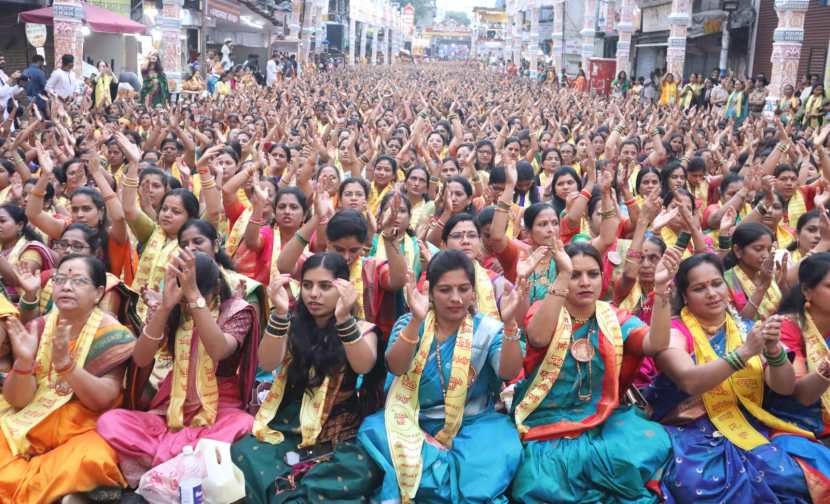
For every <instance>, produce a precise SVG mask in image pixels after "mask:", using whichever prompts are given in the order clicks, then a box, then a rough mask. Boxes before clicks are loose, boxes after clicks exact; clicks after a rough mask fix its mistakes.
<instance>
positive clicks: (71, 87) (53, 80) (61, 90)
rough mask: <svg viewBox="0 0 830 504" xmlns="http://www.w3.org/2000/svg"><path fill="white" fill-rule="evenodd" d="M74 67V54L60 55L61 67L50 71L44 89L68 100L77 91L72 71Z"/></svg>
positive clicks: (76, 80)
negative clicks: (50, 73)
mask: <svg viewBox="0 0 830 504" xmlns="http://www.w3.org/2000/svg"><path fill="white" fill-rule="evenodd" d="M74 67H75V56H72V55H71V54H64V55H63V56H61V67H60V68H56V69H54V70H53V71H52V75H50V76H49V82H47V83H46V91H48V92H50V93H54V94H55V95H57V96H58V97H59V98H61V99H63V100H69V99H70V98H72V96H73V95H74V94H75V93H76V92H77V91H78V84H79V81H78V78H77V77H75V75H74V74H73V73H72V69H73V68H74Z"/></svg>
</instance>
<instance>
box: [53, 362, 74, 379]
mask: <svg viewBox="0 0 830 504" xmlns="http://www.w3.org/2000/svg"><path fill="white" fill-rule="evenodd" d="M75 365H76V363H75V361H74V360H72V361H70V362H69V365H68V366H66V367H65V368H63V369H58V368H55V372H56V373H58V374H59V375H60V376H63V375H65V374H69V373H71V372H72V370H73V369H75Z"/></svg>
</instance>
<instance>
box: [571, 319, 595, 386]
mask: <svg viewBox="0 0 830 504" xmlns="http://www.w3.org/2000/svg"><path fill="white" fill-rule="evenodd" d="M586 322H587V321H586ZM583 323H584V322H583ZM595 332H596V328H594V327H592V328H591V329H590V330H589V331H588V334H587V335H586V336H585V337H584V338H579V339H574V336H573V332H572V333H571V348H570V353H571V357H573V358H574V360H575V361H576V379H577V382H576V390H577V395H578V397H579V400H580V401H583V402H589V401H590V400H591V398H592V397H593V388H594V376H593V363H592V362H591V361H592V360H593V359H594V355H596V350H595V349H594V344H593V343H592V342H591V336H593V334H594V333H595ZM583 364H584V365H586V366H587V367H588V379H587V383H586V380H584V379H583V378H582V365H583ZM585 385H587V388H585Z"/></svg>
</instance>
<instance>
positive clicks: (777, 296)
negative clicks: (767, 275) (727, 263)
mask: <svg viewBox="0 0 830 504" xmlns="http://www.w3.org/2000/svg"><path fill="white" fill-rule="evenodd" d="M734 271H735V278H737V279H738V283H740V284H741V289H743V291H744V294H745V295H746V299H747V302H748V301H749V298H751V297H752V295H753V294H755V282H753V281H752V280H751V279H750V278H749V277H748V276H747V274H746V272H744V270H743V269H741V267H740V266H735V268H734ZM779 304H781V289H779V288H778V284H777V283H776V282H775V281H773V282H772V283H770V284H769V288H768V289H767V292H766V294H764V299H763V301H761V305H760V306H759V307H758V315H760V316H761V318H762V319H765V318H767V317H769V316H770V315H774V314H775V313H776V312H777V311H778V305H779Z"/></svg>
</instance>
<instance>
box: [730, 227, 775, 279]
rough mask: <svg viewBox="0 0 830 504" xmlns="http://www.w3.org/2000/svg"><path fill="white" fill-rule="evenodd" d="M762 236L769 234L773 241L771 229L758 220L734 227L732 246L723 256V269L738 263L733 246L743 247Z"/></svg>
mask: <svg viewBox="0 0 830 504" xmlns="http://www.w3.org/2000/svg"><path fill="white" fill-rule="evenodd" d="M764 236H769V237H770V238H772V240H773V241H775V235H773V234H772V231H770V229H769V228H768V227H766V226H765V225H763V224H761V223H760V222H744V223H742V224H740V225H739V226H738V227H736V228H735V232H734V233H732V248H730V249H729V253H728V254H726V257H724V258H723V267H724V269H727V270H728V269H732V268H734V267H735V266H737V265H738V262H739V261H738V256H737V255H736V254H735V247H737V248H740V249H743V248H745V247H748V246H749V245H751V244H753V243H755V242H756V241H758V240H760V239H761V238H763V237H764Z"/></svg>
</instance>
